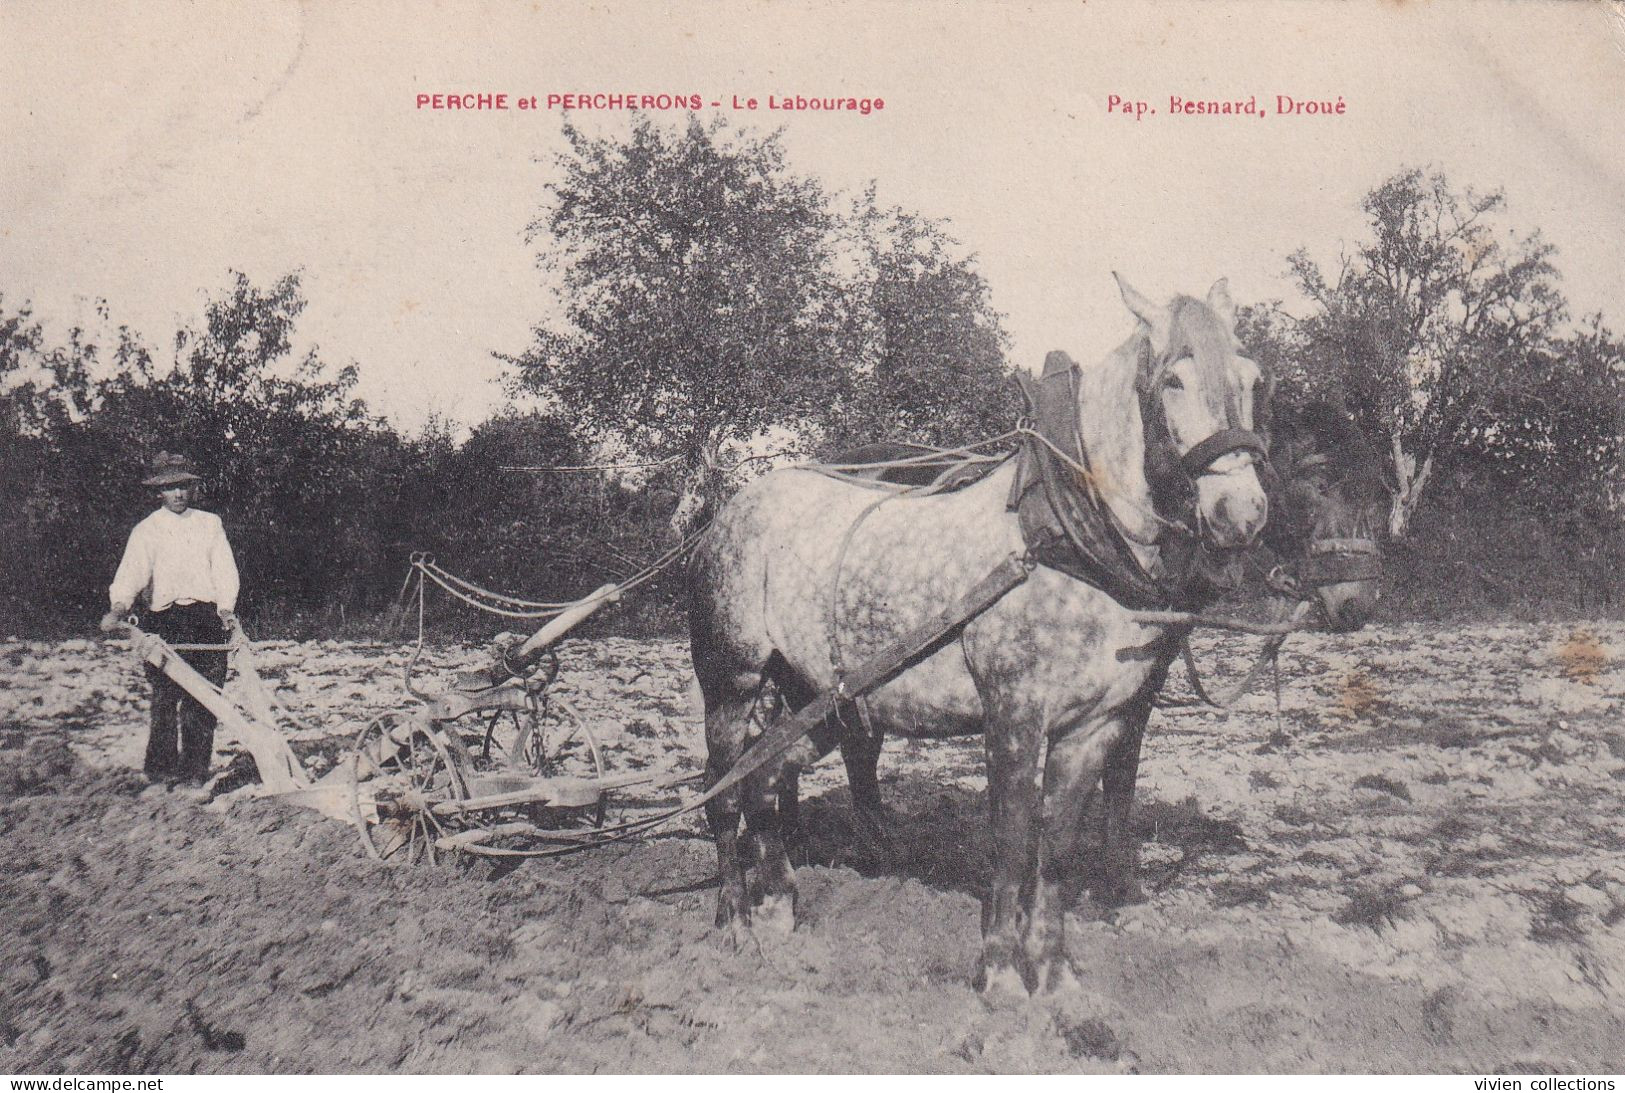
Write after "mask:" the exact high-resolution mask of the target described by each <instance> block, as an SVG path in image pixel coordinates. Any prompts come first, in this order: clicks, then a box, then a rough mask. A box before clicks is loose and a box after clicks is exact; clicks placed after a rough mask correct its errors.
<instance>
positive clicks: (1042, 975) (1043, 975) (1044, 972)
mask: <svg viewBox="0 0 1625 1093" xmlns="http://www.w3.org/2000/svg"><path fill="white" fill-rule="evenodd" d="M1038 982H1039V983H1040V984H1042V987H1041V990H1042V991H1043V993H1044V994H1046V995H1049V996H1051V997H1060V996H1067V995H1077V994H1082V993H1083V981H1082V980H1080V979H1079V978H1078V973H1077V972H1075V971H1073V970H1072V962H1071V961H1070V960H1067V959H1066V958H1065V957H1060V958H1059V959H1056V960H1051V961H1050V962H1049V963H1048V964H1044V965H1040V966H1039V968H1038Z"/></svg>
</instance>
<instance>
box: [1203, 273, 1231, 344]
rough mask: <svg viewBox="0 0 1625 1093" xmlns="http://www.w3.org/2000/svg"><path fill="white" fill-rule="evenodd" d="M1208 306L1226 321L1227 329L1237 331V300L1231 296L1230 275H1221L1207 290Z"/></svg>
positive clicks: (1221, 319) (1225, 326) (1222, 320)
mask: <svg viewBox="0 0 1625 1093" xmlns="http://www.w3.org/2000/svg"><path fill="white" fill-rule="evenodd" d="M1207 306H1208V307H1209V308H1211V309H1212V310H1213V314H1215V315H1217V316H1218V317H1219V320H1220V321H1221V322H1223V323H1224V328H1225V329H1226V330H1228V331H1230V332H1231V333H1235V330H1236V302H1235V301H1234V300H1232V299H1231V298H1230V279H1229V278H1228V277H1220V278H1219V279H1218V280H1217V281H1214V282H1213V287H1212V288H1210V289H1208V290H1207Z"/></svg>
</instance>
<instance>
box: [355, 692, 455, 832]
mask: <svg viewBox="0 0 1625 1093" xmlns="http://www.w3.org/2000/svg"><path fill="white" fill-rule="evenodd" d="M351 762H352V773H353V774H354V795H353V797H352V800H351V804H352V818H353V819H354V822H355V825H356V830H357V831H358V832H359V833H360V835H361V845H362V846H363V847H364V848H365V849H366V851H367V853H368V855H369V856H371V857H373V858H377V859H379V860H381V861H407V862H414V863H415V862H419V861H422V860H424V859H427V860H429V861H430V862H434V861H436V860H437V858H438V855H437V853H436V850H435V840H436V839H439V838H441V837H443V836H445V835H446V834H448V833H449V832H448V830H447V828H446V826H445V824H444V822H443V821H442V820H441V819H440V818H438V817H437V816H436V815H435V813H434V811H433V809H434V806H435V805H436V804H439V803H441V802H444V801H458V800H463V799H465V798H467V796H468V785H467V781H466V778H465V774H464V771H463V770H462V764H461V763H460V762H459V761H458V759H457V758H456V757H455V756H454V754H453V751H452V749H450V748H448V747H447V746H446V742H445V740H444V739H442V737H441V735H440V733H438V732H436V731H434V730H433V729H430V728H427V727H425V726H424V725H423V724H422V723H420V722H415V721H412V720H411V719H409V718H404V717H400V716H398V715H396V714H385V715H384V716H382V717H379V718H377V719H375V720H373V721H372V722H370V723H369V724H368V725H367V727H366V728H364V729H362V730H361V734H360V736H358V737H357V738H356V743H355V752H354V754H353V756H352V760H351Z"/></svg>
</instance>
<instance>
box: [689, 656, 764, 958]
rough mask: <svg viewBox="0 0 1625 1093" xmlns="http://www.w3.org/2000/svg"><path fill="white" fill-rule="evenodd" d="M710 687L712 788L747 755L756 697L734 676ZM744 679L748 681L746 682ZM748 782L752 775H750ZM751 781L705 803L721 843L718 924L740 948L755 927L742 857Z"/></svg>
mask: <svg viewBox="0 0 1625 1093" xmlns="http://www.w3.org/2000/svg"><path fill="white" fill-rule="evenodd" d="M734 682H735V686H731V687H729V688H726V690H727V692H728V693H726V694H723V693H718V692H719V691H722V690H723V688H720V687H704V684H703V683H702V689H704V691H705V743H706V759H705V786H706V789H707V791H709V790H710V788H711V787H712V786H714V785H716V784H717V783H718V782H720V781H721V780H722V779H723V777H724V776H725V775H726V774H727V773H728V772H729V771H730V770H732V769H733V766H734V764H735V763H736V762H738V761H739V757H740V756H741V755H742V754H744V751H745V742H746V739H747V736H748V734H749V731H750V714H751V707H752V706H753V704H754V702H755V696H754V694H753V693H751V691H749V690H746V689H745V688H748V687H749V686H750V683H744V682H743V681H734ZM740 684H743V685H742V686H741V685H740ZM746 781H747V782H748V781H749V779H747V780H746ZM747 788H748V787H747V786H746V785H743V784H741V785H736V786H734V787H733V788H731V789H728V790H726V791H724V792H722V793H720V794H718V795H717V796H716V797H714V798H712V799H711V800H709V801H707V802H706V803H705V818H706V821H707V822H708V823H709V824H710V827H711V835H712V837H713V838H714V839H716V843H717V873H718V878H719V886H718V890H717V925H718V926H719V927H725V928H726V929H728V931H729V933H730V936H731V939H732V941H733V943H734V945H735V947H738V946H739V945H740V944H742V943H743V941H744V939H745V938H746V937H747V936H748V934H749V931H750V902H749V900H748V899H747V898H746V894H745V863H744V860H743V859H742V858H741V856H740V850H741V847H740V844H739V816H740V813H741V811H743V809H742V807H741V803H742V798H743V796H744V794H745V792H746V791H747Z"/></svg>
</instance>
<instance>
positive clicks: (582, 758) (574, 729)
mask: <svg viewBox="0 0 1625 1093" xmlns="http://www.w3.org/2000/svg"><path fill="white" fill-rule="evenodd" d="M557 705H559V706H560V707H561V708H560V709H559V710H558V713H559V715H561V716H560V717H559V718H558V719H555V718H553V717H550V716H548V713H549V712H550V711H537V712H533V713H532V714H531V715H530V716H529V717H528V718H526V719H525V722H526V723H525V725H524V727H523V730H522V732H521V734H520V736H519V737H518V739H516V740H515V742H514V749H513V753H512V754H513V758H514V766H515V767H517V768H518V769H520V770H523V771H525V772H526V773H528V774H532V775H535V776H537V777H540V778H585V779H590V780H592V781H594V782H602V781H603V780H604V776H605V774H606V771H605V770H604V756H603V753H602V752H600V751H599V750H598V738H597V737H595V736H594V735H593V732H592V729H590V728H589V727H588V726H587V722H586V720H585V719H584V718H582V717H581V716H580V715H578V714H576V713H575V711H573V710H571V709H569V708H568V707H566V706H563V704H562V703H558V704H557ZM562 715H569V716H567V717H565V716H562ZM605 806H606V801H605V797H604V795H603V794H599V796H598V800H597V803H596V804H594V805H592V806H591V807H590V809H582V810H579V811H580V812H582V813H584V814H585V818H587V819H590V820H591V821H592V826H593V827H603V826H604V815H605ZM551 811H553V812H555V813H562V812H564V811H565V810H563V809H553V810H551ZM559 818H560V819H562V818H563V817H562V816H561V817H559Z"/></svg>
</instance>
